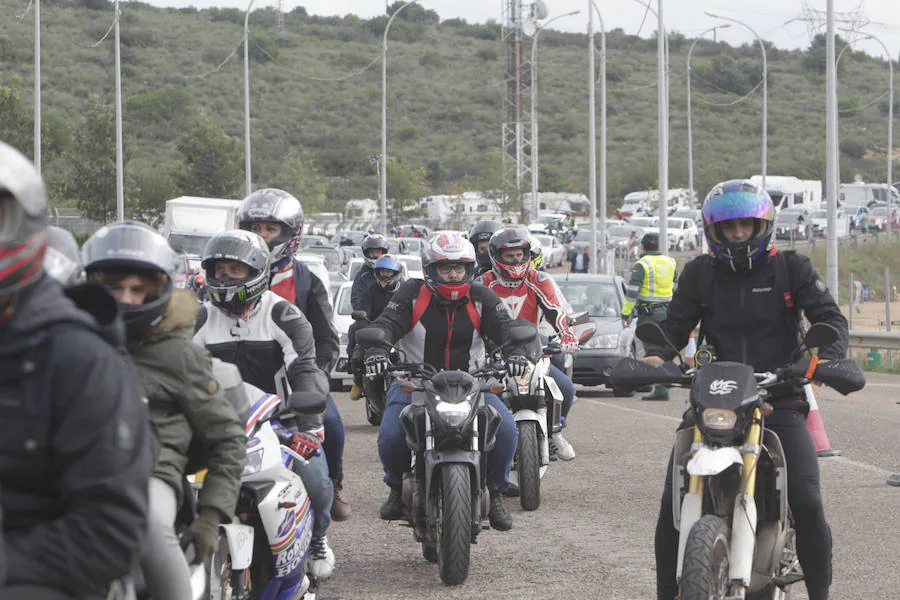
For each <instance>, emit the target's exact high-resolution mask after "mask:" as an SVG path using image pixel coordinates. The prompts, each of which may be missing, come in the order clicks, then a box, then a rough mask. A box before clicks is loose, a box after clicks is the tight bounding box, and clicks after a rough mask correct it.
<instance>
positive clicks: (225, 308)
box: [200, 229, 271, 319]
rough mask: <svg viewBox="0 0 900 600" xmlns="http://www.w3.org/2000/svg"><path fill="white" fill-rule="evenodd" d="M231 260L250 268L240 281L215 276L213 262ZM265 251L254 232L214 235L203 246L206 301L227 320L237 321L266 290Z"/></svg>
mask: <svg viewBox="0 0 900 600" xmlns="http://www.w3.org/2000/svg"><path fill="white" fill-rule="evenodd" d="M220 260H232V261H236V262H240V263H243V264H245V265H247V266H248V267H250V273H249V274H248V275H247V276H246V277H243V278H241V279H232V278H231V277H221V278H220V277H216V262H218V261H220ZM270 260H271V258H270V255H269V248H268V246H267V245H266V242H265V240H263V239H262V238H261V237H259V236H258V235H256V234H255V233H252V232H249V231H242V230H237V229H236V230H232V231H225V232H222V233H218V234H216V235H214V236H213V237H212V239H210V240H209V242H207V243H206V248H204V249H203V262H202V263H200V264H201V266H202V267H203V270H204V271H206V293H207V294H208V295H209V301H210V302H212V303H213V305H214V306H215V307H216V308H218V309H219V310H221V311H222V312H224V313H225V314H226V315H228V316H229V317H234V318H236V319H237V318H240V317H242V316H244V315H245V314H246V313H247V312H248V311H249V310H250V309H252V308H253V307H254V306H256V305H257V304H258V303H259V300H260V298H261V297H262V295H263V293H264V292H265V291H266V290H267V289H269V268H270Z"/></svg>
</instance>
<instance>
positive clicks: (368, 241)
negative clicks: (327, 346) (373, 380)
mask: <svg viewBox="0 0 900 600" xmlns="http://www.w3.org/2000/svg"><path fill="white" fill-rule="evenodd" d="M361 247H362V253H363V265H362V267H361V268H360V269H359V272H358V273H357V274H356V277H354V278H353V285H352V286H351V287H350V306H351V307H352V308H353V310H354V311H357V310H362V311H365V310H366V309H367V308H368V307H369V301H368V300H367V298H371V297H372V296H373V295H374V294H377V293H378V288H379V287H380V286H379V284H378V280H377V279H375V262H376V261H377V260H378V259H379V258H381V257H382V256H384V255H385V254H387V253H388V243H387V240H386V239H385V237H384V236H383V235H379V234H373V235H369V236H367V237H366V238H365V239H364V240H363V241H362V244H361ZM370 318H371V317H370ZM348 362H349V361H348ZM348 367H349V368H350V372H351V373H352V372H353V370H352V369H353V365H349V364H348ZM362 395H363V389H362V386H361V385H358V384H357V382H356V379H355V378H354V381H353V386H352V387H351V388H350V399H351V400H359V399H360V398H362Z"/></svg>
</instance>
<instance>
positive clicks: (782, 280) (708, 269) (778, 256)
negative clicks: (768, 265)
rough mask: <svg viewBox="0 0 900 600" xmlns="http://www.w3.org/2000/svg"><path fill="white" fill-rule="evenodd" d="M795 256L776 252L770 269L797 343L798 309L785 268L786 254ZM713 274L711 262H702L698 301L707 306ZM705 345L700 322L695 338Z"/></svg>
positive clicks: (792, 287) (699, 343)
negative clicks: (772, 271)
mask: <svg viewBox="0 0 900 600" xmlns="http://www.w3.org/2000/svg"><path fill="white" fill-rule="evenodd" d="M787 253H790V254H792V255H793V254H796V252H795V251H794V250H785V251H781V250H778V251H776V252H775V254H774V255H773V256H772V268H773V269H774V271H775V283H774V287H775V289H776V290H777V291H778V293H779V294H780V295H781V297H782V298H784V306H785V309H786V315H787V322H786V325H787V326H789V327H793V328H794V329H795V330H796V331H797V332H798V340H797V341H798V342H799V341H800V335H801V333H802V327H801V315H800V309H799V308H797V306H796V305H795V304H794V295H793V290H794V281H793V280H792V279H791V271H790V269H788V266H787V257H786V254H787ZM714 279H715V274H714V273H713V261H712V260H705V261H703V270H702V271H701V272H700V281H699V283H700V299H701V302H702V303H703V304H706V305H707V306H709V305H711V304H712V301H713V297H712V295H713V290H714V289H715V287H714V285H713V281H714ZM704 343H706V331H705V330H704V324H703V321H702V320H701V321H700V333H699V335H698V336H697V344H698V345H702V344H704Z"/></svg>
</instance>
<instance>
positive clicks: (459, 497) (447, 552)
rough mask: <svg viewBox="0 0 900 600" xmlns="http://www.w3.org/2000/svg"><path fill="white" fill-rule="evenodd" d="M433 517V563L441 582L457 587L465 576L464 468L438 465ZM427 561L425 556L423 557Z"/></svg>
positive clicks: (468, 520) (467, 491)
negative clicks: (435, 556)
mask: <svg viewBox="0 0 900 600" xmlns="http://www.w3.org/2000/svg"><path fill="white" fill-rule="evenodd" d="M440 470H441V478H440V489H439V490H438V497H437V501H438V506H437V508H438V514H437V536H436V537H437V563H438V570H439V571H440V574H441V581H443V582H444V583H445V584H447V585H459V584H461V583H463V582H464V581H465V580H466V578H467V577H468V576H469V551H470V550H471V543H472V483H471V479H469V469H468V467H467V466H466V465H463V464H458V463H448V464H444V465H441V467H440ZM426 558H427V557H426Z"/></svg>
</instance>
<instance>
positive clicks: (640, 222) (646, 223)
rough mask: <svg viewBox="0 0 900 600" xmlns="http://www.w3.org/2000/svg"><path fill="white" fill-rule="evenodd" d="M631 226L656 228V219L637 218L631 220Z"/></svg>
mask: <svg viewBox="0 0 900 600" xmlns="http://www.w3.org/2000/svg"><path fill="white" fill-rule="evenodd" d="M631 224H632V225H635V226H637V227H655V226H656V219H653V218H650V217H637V218H634V219H632V220H631Z"/></svg>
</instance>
